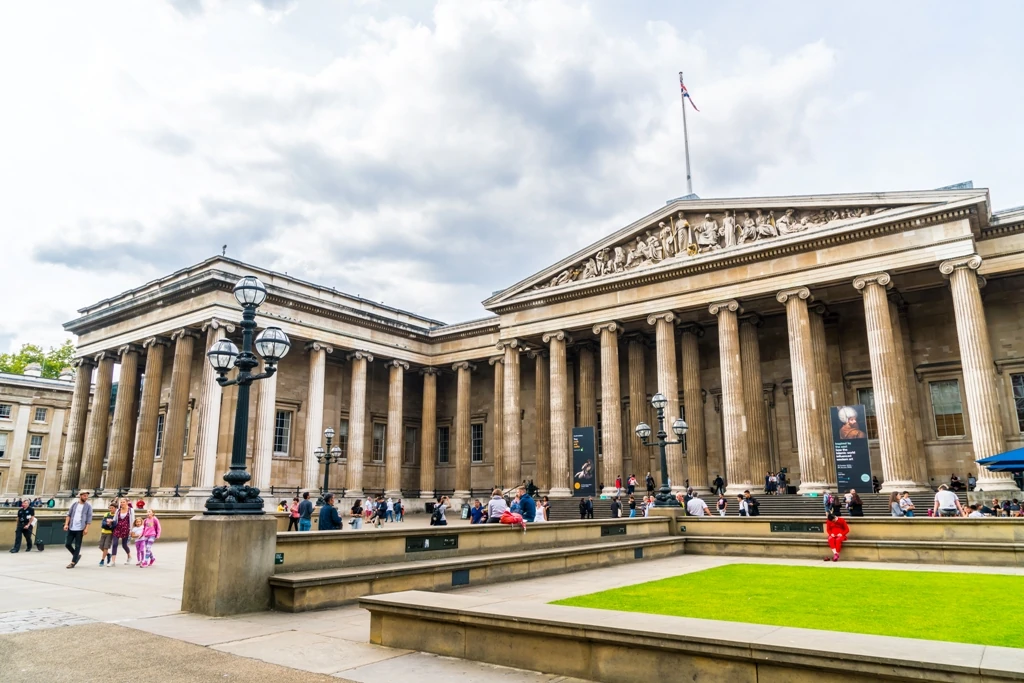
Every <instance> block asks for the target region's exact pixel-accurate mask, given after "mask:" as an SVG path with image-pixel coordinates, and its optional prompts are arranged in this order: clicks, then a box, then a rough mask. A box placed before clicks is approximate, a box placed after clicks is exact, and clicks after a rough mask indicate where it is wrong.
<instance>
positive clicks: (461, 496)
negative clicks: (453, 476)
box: [423, 489, 490, 500]
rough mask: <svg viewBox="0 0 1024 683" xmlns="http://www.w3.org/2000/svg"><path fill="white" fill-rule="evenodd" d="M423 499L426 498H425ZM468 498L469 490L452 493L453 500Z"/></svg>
mask: <svg viewBox="0 0 1024 683" xmlns="http://www.w3.org/2000/svg"><path fill="white" fill-rule="evenodd" d="M489 497H490V496H488V498H489ZM423 498H426V496H423ZM468 498H469V490H468V489H467V490H465V491H455V492H453V493H452V500H467V499H468Z"/></svg>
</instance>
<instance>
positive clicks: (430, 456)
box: [420, 367, 469, 498]
mask: <svg viewBox="0 0 1024 683" xmlns="http://www.w3.org/2000/svg"><path fill="white" fill-rule="evenodd" d="M420 372H422V373H423V404H422V410H421V412H420V498H433V497H434V468H435V467H436V466H437V374H438V372H439V371H438V369H437V368H430V367H427V368H423V370H421V371H420ZM466 417H467V418H468V417H469V415H468V414H467V415H466ZM462 439H463V440H464V441H465V442H466V446H467V448H468V445H469V444H468V440H469V420H468V419H467V420H466V434H465V435H463V436H462ZM460 445H461V444H460V441H459V424H458V423H456V425H455V451H456V454H455V458H456V462H458V457H459V456H458V450H459V446H460ZM457 467H458V465H456V468H457Z"/></svg>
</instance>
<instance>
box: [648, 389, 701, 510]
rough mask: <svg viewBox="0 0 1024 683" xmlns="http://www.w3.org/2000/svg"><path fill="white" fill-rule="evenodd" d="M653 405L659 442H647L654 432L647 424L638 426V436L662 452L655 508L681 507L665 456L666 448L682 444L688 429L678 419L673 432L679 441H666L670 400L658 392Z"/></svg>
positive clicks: (652, 401)
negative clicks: (670, 481)
mask: <svg viewBox="0 0 1024 683" xmlns="http://www.w3.org/2000/svg"><path fill="white" fill-rule="evenodd" d="M651 405H652V406H654V409H655V410H657V411H658V433H657V434H656V435H655V436H657V437H658V440H657V441H655V442H653V443H650V442H648V441H647V439H649V438H650V436H651V431H652V430H651V426H650V425H649V424H647V423H646V422H641V423H640V424H638V425H637V426H636V435H637V436H639V437H640V440H641V441H642V442H643V444H644V445H645V446H647V447H648V448H654V447H655V446H657V447H658V449H659V450H660V451H661V490H660V491H658V495H656V496H655V497H654V507H679V501H678V500H676V499H675V497H674V496H673V495H672V487H671V486H670V485H669V481H668V460H667V457H666V455H665V447H666V446H674V445H676V444H682V443H683V437H684V436H686V430H687V429H688V427H687V426H686V422H685V421H684V420H683V419H682V418H677V419H676V420H675V421H674V422H672V432H673V433H674V434H675V435H676V436H677V437H679V440H678V441H666V440H665V437H667V436H668V433H667V432H666V431H665V406H667V405H668V399H667V398H665V395H664V394H662V393H661V392H658V393H657V394H655V395H654V396H652V397H651Z"/></svg>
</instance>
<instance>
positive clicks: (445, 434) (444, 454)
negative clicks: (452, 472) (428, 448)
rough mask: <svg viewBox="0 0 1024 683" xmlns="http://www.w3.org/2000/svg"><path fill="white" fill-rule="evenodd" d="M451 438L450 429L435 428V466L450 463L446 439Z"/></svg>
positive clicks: (449, 452)
mask: <svg viewBox="0 0 1024 683" xmlns="http://www.w3.org/2000/svg"><path fill="white" fill-rule="evenodd" d="M450 436H451V427H438V428H437V464H439V465H447V464H448V463H449V462H450V458H451V451H449V450H448V439H449V437H450Z"/></svg>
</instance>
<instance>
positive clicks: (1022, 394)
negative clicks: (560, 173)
mask: <svg viewBox="0 0 1024 683" xmlns="http://www.w3.org/2000/svg"><path fill="white" fill-rule="evenodd" d="M1010 383H1011V384H1012V385H1013V407H1014V408H1015V409H1016V411H1017V430H1018V431H1020V432H1024V375H1010Z"/></svg>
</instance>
